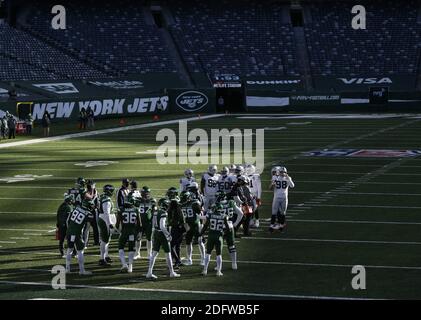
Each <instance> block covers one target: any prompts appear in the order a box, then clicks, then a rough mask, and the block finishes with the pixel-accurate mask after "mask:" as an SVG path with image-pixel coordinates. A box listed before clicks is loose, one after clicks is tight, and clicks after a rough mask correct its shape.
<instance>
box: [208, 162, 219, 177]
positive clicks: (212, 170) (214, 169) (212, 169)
mask: <svg viewBox="0 0 421 320" xmlns="http://www.w3.org/2000/svg"><path fill="white" fill-rule="evenodd" d="M217 171H218V167H217V166H216V165H214V164H211V165H210V166H209V168H208V173H209V174H211V175H214V174H215V173H216V172H217Z"/></svg>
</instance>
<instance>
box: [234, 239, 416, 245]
mask: <svg viewBox="0 0 421 320" xmlns="http://www.w3.org/2000/svg"><path fill="white" fill-rule="evenodd" d="M241 239H246V240H265V241H266V240H268V241H302V242H333V243H363V244H385V245H388V244H397V245H421V242H416V241H376V240H342V239H305V238H302V239H299V238H268V237H242V238H241Z"/></svg>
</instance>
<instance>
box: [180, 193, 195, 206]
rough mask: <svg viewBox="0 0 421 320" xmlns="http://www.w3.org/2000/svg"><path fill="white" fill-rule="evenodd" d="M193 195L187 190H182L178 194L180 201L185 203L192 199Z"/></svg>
mask: <svg viewBox="0 0 421 320" xmlns="http://www.w3.org/2000/svg"><path fill="white" fill-rule="evenodd" d="M192 197H193V195H192V194H191V193H190V192H189V191H183V192H181V194H180V202H182V203H186V202H189V201H190V200H191V199H192Z"/></svg>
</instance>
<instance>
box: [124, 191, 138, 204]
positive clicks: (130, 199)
mask: <svg viewBox="0 0 421 320" xmlns="http://www.w3.org/2000/svg"><path fill="white" fill-rule="evenodd" d="M136 202H137V201H136V197H135V195H134V194H133V192H130V193H129V194H128V195H127V201H126V203H127V205H129V206H135V205H136Z"/></svg>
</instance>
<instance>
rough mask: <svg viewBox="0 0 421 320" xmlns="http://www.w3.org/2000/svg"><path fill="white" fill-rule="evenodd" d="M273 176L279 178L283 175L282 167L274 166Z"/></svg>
mask: <svg viewBox="0 0 421 320" xmlns="http://www.w3.org/2000/svg"><path fill="white" fill-rule="evenodd" d="M271 173H272V176H275V175H276V176H279V174H280V173H281V166H274V167H272V170H271Z"/></svg>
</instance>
